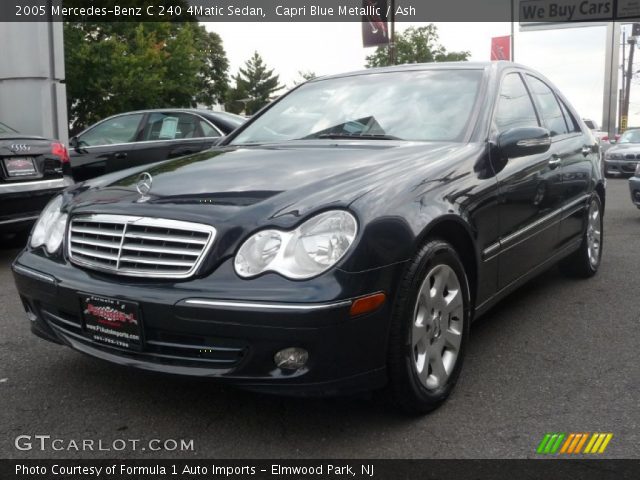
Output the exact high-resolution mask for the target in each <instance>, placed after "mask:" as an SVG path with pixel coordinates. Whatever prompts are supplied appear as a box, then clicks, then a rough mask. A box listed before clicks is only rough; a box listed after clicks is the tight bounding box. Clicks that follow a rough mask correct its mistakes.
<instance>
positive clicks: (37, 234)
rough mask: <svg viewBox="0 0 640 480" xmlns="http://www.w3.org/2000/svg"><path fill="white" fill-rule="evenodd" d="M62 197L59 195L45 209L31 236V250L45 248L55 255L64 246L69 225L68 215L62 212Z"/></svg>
mask: <svg viewBox="0 0 640 480" xmlns="http://www.w3.org/2000/svg"><path fill="white" fill-rule="evenodd" d="M61 206H62V196H61V195H58V196H57V197H55V198H54V199H53V200H51V201H50V202H49V204H48V205H47V206H46V207H45V208H44V210H43V211H42V213H41V214H40V218H38V221H37V222H36V225H35V227H34V228H33V233H32V234H31V242H30V245H31V248H36V247H40V246H42V245H44V246H45V248H46V249H47V252H49V253H54V252H55V251H56V250H58V248H59V247H60V245H61V244H62V239H63V237H64V230H65V227H66V225H67V214H66V213H62V212H61V211H60V207H61Z"/></svg>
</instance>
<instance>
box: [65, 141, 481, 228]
mask: <svg viewBox="0 0 640 480" xmlns="http://www.w3.org/2000/svg"><path fill="white" fill-rule="evenodd" d="M470 148H475V149H477V148H478V146H475V147H473V146H472V145H471V144H453V143H410V142H395V141H384V142H383V141H363V142H326V141H325V142H317V143H313V142H300V143H297V142H296V144H295V145H291V144H283V145H269V146H253V147H221V148H215V149H212V150H208V151H206V152H203V153H200V154H196V155H191V156H188V157H182V158H179V159H174V160H168V161H164V162H160V163H156V164H152V165H147V166H146V167H144V168H137V169H129V170H127V171H124V172H118V173H116V174H111V175H107V176H104V177H99V178H97V179H95V180H93V181H90V182H86V183H84V184H79V185H78V186H77V187H76V188H75V189H74V190H72V191H71V192H70V193H71V195H72V198H71V200H70V205H69V206H70V208H71V209H72V210H75V211H76V212H83V211H84V212H100V213H126V214H133V215H148V216H159V217H169V218H179V219H185V220H191V221H201V222H203V223H214V224H216V223H217V222H224V221H226V220H229V218H231V217H233V219H234V220H235V222H237V224H249V225H251V224H253V223H256V222H261V223H263V222H264V221H265V220H267V219H271V220H272V221H273V223H280V221H282V222H284V223H288V222H289V221H292V222H293V221H295V219H296V218H298V217H300V216H302V215H305V214H306V213H307V212H308V211H309V210H316V209H321V208H327V207H331V206H335V207H337V208H346V207H348V206H349V205H351V204H352V203H353V202H355V201H365V200H364V197H366V195H367V193H369V192H371V191H372V190H374V189H376V188H381V187H384V186H389V185H390V184H391V183H392V182H397V181H402V179H403V178H405V179H406V178H408V177H410V176H412V175H416V172H417V170H421V171H422V172H421V177H420V178H421V179H423V178H425V175H426V176H428V170H430V169H438V166H440V167H442V166H443V165H446V164H447V162H448V160H450V159H451V158H452V157H455V156H458V155H462V154H464V152H465V151H467V150H469V149H470ZM425 170H426V171H427V173H424V172H425ZM142 172H148V173H149V174H150V175H151V177H152V179H153V181H152V185H151V190H150V191H149V192H148V193H147V194H146V195H141V194H140V193H139V192H138V191H137V189H136V184H137V182H138V177H139V176H140V174H141V173H142ZM168 206H171V207H170V208H168ZM276 219H278V220H276ZM280 219H282V220H280ZM286 219H289V220H286ZM235 222H234V223H235Z"/></svg>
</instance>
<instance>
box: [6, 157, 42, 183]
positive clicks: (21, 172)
mask: <svg viewBox="0 0 640 480" xmlns="http://www.w3.org/2000/svg"><path fill="white" fill-rule="evenodd" d="M2 160H3V163H4V169H5V170H6V172H7V176H8V177H9V178H20V177H34V176H36V175H38V168H37V167H36V162H35V159H34V158H33V157H8V158H3V159H2Z"/></svg>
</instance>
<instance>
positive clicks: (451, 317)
mask: <svg viewBox="0 0 640 480" xmlns="http://www.w3.org/2000/svg"><path fill="white" fill-rule="evenodd" d="M447 298H448V300H447ZM469 298H470V296H469V286H468V282H467V276H466V273H465V269H464V265H463V264H462V261H461V260H460V257H459V256H458V254H457V253H456V251H455V250H454V248H453V247H452V246H451V245H450V244H448V243H447V242H444V241H442V240H431V241H429V242H428V243H426V244H425V245H424V246H423V247H422V248H421V249H420V250H419V251H418V253H417V254H416V256H415V258H414V259H413V260H412V261H411V262H410V264H409V266H408V267H407V269H406V272H405V274H404V278H403V279H402V283H401V286H400V288H399V291H398V295H397V297H396V301H395V304H394V308H393V315H392V324H391V331H390V335H389V342H390V343H389V356H388V371H389V387H388V388H389V390H390V394H391V397H392V399H393V401H394V402H395V404H396V405H397V406H398V407H400V408H401V409H402V410H404V411H405V412H407V413H409V414H413V415H421V414H425V413H428V412H430V411H432V410H434V409H435V408H437V407H439V406H440V405H441V404H442V403H443V402H444V401H445V400H446V399H447V398H448V397H449V395H450V394H451V391H452V390H453V388H454V386H455V384H456V381H457V379H458V377H459V375H460V370H461V368H462V362H463V359H464V354H465V351H466V345H467V341H468V337H469V323H470V300H469ZM419 299H420V300H419ZM439 347H442V350H440V348H439ZM438 351H439V353H438Z"/></svg>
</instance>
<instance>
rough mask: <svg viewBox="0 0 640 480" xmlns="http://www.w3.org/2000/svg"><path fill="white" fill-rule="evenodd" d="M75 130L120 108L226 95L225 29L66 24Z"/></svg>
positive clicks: (192, 25)
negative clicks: (223, 33) (222, 34)
mask: <svg viewBox="0 0 640 480" xmlns="http://www.w3.org/2000/svg"><path fill="white" fill-rule="evenodd" d="M64 43H65V68H66V77H67V107H68V112H69V119H70V121H71V123H72V128H71V130H72V133H77V132H78V131H79V130H82V129H84V128H85V127H87V126H89V125H91V124H92V123H95V122H96V121H98V120H100V119H102V118H105V117H107V116H109V115H113V114H115V113H120V112H125V111H130V110H139V109H147V108H165V107H195V106H196V105H198V104H204V105H212V104H214V103H216V102H221V101H223V99H224V96H225V94H226V90H227V85H228V80H227V70H228V61H227V57H226V54H225V51H224V49H223V47H222V40H221V39H220V36H219V35H218V34H216V33H213V32H207V31H206V30H205V29H204V27H202V26H199V25H198V24H197V23H193V22H148V23H132V22H126V23H125V22H121V23H106V22H105V23H88V22H82V23H69V22H67V23H65V25H64Z"/></svg>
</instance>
